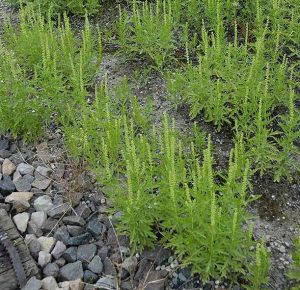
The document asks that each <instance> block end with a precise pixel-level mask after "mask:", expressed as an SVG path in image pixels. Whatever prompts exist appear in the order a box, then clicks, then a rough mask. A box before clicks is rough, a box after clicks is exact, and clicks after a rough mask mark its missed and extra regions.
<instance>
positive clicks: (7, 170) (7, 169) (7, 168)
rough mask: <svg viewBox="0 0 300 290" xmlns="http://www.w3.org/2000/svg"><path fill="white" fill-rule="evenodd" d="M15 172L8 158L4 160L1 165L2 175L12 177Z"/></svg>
mask: <svg viewBox="0 0 300 290" xmlns="http://www.w3.org/2000/svg"><path fill="white" fill-rule="evenodd" d="M15 170H16V166H15V164H13V163H12V162H11V161H10V160H9V159H8V158H5V159H4V161H3V163H2V173H3V174H4V175H12V174H13V173H14V172H15ZM25 191H26V190H25Z"/></svg>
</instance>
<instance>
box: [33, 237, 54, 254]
mask: <svg viewBox="0 0 300 290" xmlns="http://www.w3.org/2000/svg"><path fill="white" fill-rule="evenodd" d="M37 240H38V242H39V243H40V244H41V249H42V251H45V252H47V253H50V252H51V250H52V249H53V247H54V245H55V242H56V240H55V238H53V237H39V238H38V239H37Z"/></svg>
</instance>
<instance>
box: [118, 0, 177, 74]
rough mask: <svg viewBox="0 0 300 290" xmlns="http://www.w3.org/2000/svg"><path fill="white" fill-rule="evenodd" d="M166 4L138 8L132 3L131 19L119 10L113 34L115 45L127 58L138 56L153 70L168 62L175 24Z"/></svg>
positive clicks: (122, 10) (151, 4)
mask: <svg viewBox="0 0 300 290" xmlns="http://www.w3.org/2000/svg"><path fill="white" fill-rule="evenodd" d="M172 13H173V11H172V5H171V1H169V0H164V1H160V0H156V2H155V3H154V4H153V3H148V2H144V3H142V4H138V3H136V1H133V4H132V15H130V14H129V13H128V12H127V11H126V10H125V9H122V8H121V7H120V8H119V20H118V21H117V25H116V27H117V28H116V30H117V37H118V44H119V45H120V46H121V48H122V49H123V50H125V51H126V52H127V53H129V54H133V55H135V56H136V55H137V54H139V55H142V56H144V57H146V58H148V59H149V60H150V61H151V64H153V65H155V67H156V68H158V69H162V67H163V66H164V65H165V64H166V63H167V62H169V61H170V60H171V57H172V54H173V49H174V43H175V39H174V29H175V22H174V20H173V17H172Z"/></svg>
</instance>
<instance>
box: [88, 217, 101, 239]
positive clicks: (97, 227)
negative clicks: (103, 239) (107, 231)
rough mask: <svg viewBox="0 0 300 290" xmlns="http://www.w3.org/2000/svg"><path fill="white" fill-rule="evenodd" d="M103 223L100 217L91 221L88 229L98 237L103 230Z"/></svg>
mask: <svg viewBox="0 0 300 290" xmlns="http://www.w3.org/2000/svg"><path fill="white" fill-rule="evenodd" d="M103 226H104V225H103V224H102V223H101V222H100V221H99V220H98V219H93V220H91V221H89V223H88V225H87V230H88V231H89V232H90V233H91V234H92V235H93V236H94V237H96V238H98V237H99V236H100V235H101V233H102V230H103Z"/></svg>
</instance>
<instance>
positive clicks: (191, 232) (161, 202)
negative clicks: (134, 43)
mask: <svg viewBox="0 0 300 290" xmlns="http://www.w3.org/2000/svg"><path fill="white" fill-rule="evenodd" d="M122 92H123V95H122ZM130 99H131V97H130V91H129V90H128V87H127V86H126V82H125V83H123V84H121V85H120V86H119V87H118V88H117V93H115V94H110V93H109V92H108V91H107V87H106V85H105V84H102V85H101V86H100V87H99V88H98V89H97V93H96V98H95V101H94V102H93V103H92V104H91V105H86V106H82V107H81V108H80V111H79V112H75V113H73V114H72V112H70V114H72V116H73V120H74V122H73V123H72V125H71V126H70V125H69V126H67V127H66V128H65V132H66V134H65V135H66V140H67V144H68V145H69V146H70V147H69V148H70V149H71V152H72V153H73V154H74V155H75V156H78V157H79V158H80V157H81V158H84V159H85V160H86V161H87V163H88V164H89V165H90V167H91V169H92V170H93V171H94V173H95V174H96V176H97V178H98V181H99V182H100V184H103V185H105V187H104V188H103V190H104V192H105V191H106V188H110V190H109V191H108V195H109V197H110V198H111V200H112V202H113V204H114V206H115V208H114V209H112V211H113V212H115V210H118V211H121V212H122V216H121V217H120V220H119V223H118V230H119V231H120V233H122V234H126V235H128V236H129V238H130V242H131V249H132V252H136V251H140V250H142V249H143V248H145V247H151V246H152V245H153V243H154V242H155V241H156V240H157V230H158V229H160V233H161V235H162V236H163V238H162V242H165V243H166V244H167V245H168V246H169V247H170V248H172V249H174V250H175V252H176V253H177V254H178V256H179V257H180V259H181V260H182V262H183V264H186V265H190V264H191V265H192V267H193V270H194V272H195V273H200V274H201V275H202V277H203V278H204V279H205V280H207V279H209V278H210V277H225V276H226V277H229V276H230V277H232V279H236V278H237V277H240V276H241V275H243V276H245V277H246V276H247V271H246V270H245V267H246V265H247V263H248V262H249V261H254V260H255V255H253V253H252V252H251V250H250V248H251V246H252V245H253V243H254V242H253V241H252V234H251V231H250V232H249V233H248V234H246V233H245V230H244V227H245V223H246V222H247V221H249V220H250V218H251V217H250V216H248V214H247V212H246V206H247V205H248V203H249V202H251V200H253V198H250V199H249V198H248V197H247V194H246V192H247V188H248V186H249V176H250V168H249V162H248V161H247V160H246V158H245V156H244V155H243V154H244V151H243V150H241V148H242V146H240V144H237V145H236V149H235V150H234V151H232V153H231V155H230V166H229V170H228V176H226V177H224V181H223V182H222V183H221V184H220V182H218V183H216V182H215V178H216V176H217V175H218V173H217V172H214V170H213V167H212V166H213V157H212V149H211V142H210V141H208V148H207V149H205V150H204V153H203V158H201V159H203V161H202V162H200V160H199V156H200V155H201V154H200V152H201V151H202V148H199V147H200V144H197V146H195V142H198V141H199V140H200V141H201V142H204V140H203V139H204V137H203V135H202V134H201V133H200V132H198V131H197V132H195V134H194V135H191V136H190V143H189V142H186V140H184V138H183V137H182V136H180V134H179V132H178V131H177V130H176V125H175V122H174V121H173V122H172V124H171V125H169V120H168V117H167V115H165V117H164V124H163V128H162V129H157V128H155V127H152V128H151V127H144V128H143V130H140V125H139V124H136V123H135V122H136V121H135V119H134V118H133V117H134V114H133V111H131V110H130V107H131V108H132V103H131V105H129V107H128V108H129V109H128V110H123V109H122V106H120V105H119V104H127V105H128V104H130ZM118 100H120V101H119V102H118ZM128 101H129V102H128ZM127 105H126V106H127ZM122 110H123V112H122V113H121V112H120V111H122ZM140 111H141V116H144V118H145V121H146V122H148V123H149V121H150V120H149V117H147V116H145V115H144V114H143V112H142V110H141V109H140ZM120 113H121V114H120ZM193 136H195V139H194V138H193ZM202 145H203V144H202ZM232 245H234V246H232ZM249 271H250V270H249ZM246 279H247V277H246Z"/></svg>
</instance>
